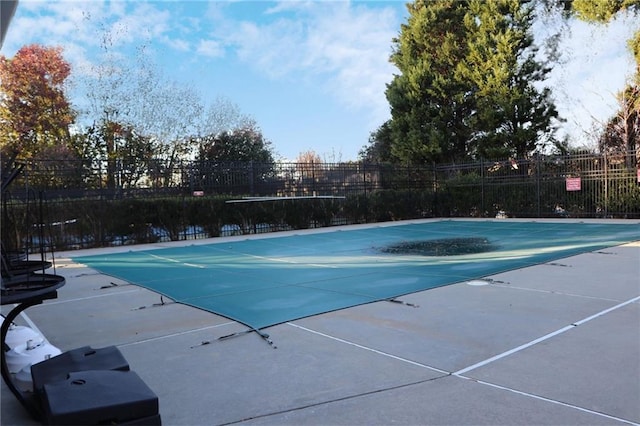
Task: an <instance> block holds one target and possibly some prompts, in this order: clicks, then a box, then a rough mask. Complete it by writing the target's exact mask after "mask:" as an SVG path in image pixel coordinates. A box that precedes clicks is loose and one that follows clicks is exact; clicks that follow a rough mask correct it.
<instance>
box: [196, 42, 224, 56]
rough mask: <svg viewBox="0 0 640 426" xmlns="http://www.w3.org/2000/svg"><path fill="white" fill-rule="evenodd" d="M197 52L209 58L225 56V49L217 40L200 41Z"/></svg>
mask: <svg viewBox="0 0 640 426" xmlns="http://www.w3.org/2000/svg"><path fill="white" fill-rule="evenodd" d="M196 52H197V53H198V54H199V55H202V56H206V57H209V58H219V57H222V56H224V47H223V46H222V45H221V44H220V42H218V41H215V40H200V42H199V43H198V47H197V48H196Z"/></svg>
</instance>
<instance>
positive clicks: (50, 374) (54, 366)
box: [31, 346, 129, 393]
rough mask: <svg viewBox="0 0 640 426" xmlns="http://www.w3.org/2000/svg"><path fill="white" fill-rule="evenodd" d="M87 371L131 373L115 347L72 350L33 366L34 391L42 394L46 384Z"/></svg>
mask: <svg viewBox="0 0 640 426" xmlns="http://www.w3.org/2000/svg"><path fill="white" fill-rule="evenodd" d="M86 370H118V371H129V363H128V362H127V360H126V359H125V358H124V356H123V355H122V353H121V352H120V350H119V349H118V348H117V347H115V346H108V347H106V348H100V349H93V348H92V347H91V346H83V347H81V348H77V349H72V350H70V351H67V352H64V353H62V354H60V355H58V356H55V357H53V358H50V359H48V360H46V361H42V362H39V363H37V364H34V365H32V366H31V377H32V379H33V390H34V392H36V393H42V392H43V391H44V385H45V384H47V383H54V382H59V381H63V380H66V379H67V378H68V377H69V374H70V373H74V372H78V371H86Z"/></svg>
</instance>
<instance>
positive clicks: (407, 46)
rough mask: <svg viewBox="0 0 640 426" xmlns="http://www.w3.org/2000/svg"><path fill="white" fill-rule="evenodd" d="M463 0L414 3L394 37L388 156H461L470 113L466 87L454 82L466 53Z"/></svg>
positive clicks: (407, 158) (413, 158) (438, 158)
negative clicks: (396, 36)
mask: <svg viewBox="0 0 640 426" xmlns="http://www.w3.org/2000/svg"><path fill="white" fill-rule="evenodd" d="M467 4H468V3H467V1H464V0H462V1H459V0H442V1H435V2H434V1H428V0H416V1H415V2H414V3H410V4H408V5H407V9H408V11H409V18H408V21H407V23H406V24H403V25H402V27H401V31H400V35H399V37H398V38H396V39H394V52H393V53H392V55H391V62H392V63H393V64H395V65H396V67H397V68H398V69H399V70H400V74H399V75H396V76H394V78H393V80H392V81H391V83H389V85H388V86H387V92H386V95H387V99H388V101H389V104H390V106H391V118H392V119H391V122H390V128H391V134H392V140H393V143H392V146H391V154H392V155H393V157H395V158H396V159H397V160H399V161H402V162H406V163H425V162H430V161H444V160H453V159H455V158H456V157H460V156H464V155H465V154H466V152H465V148H466V141H467V140H468V138H469V136H470V133H469V127H468V125H467V122H466V120H467V119H468V117H469V115H470V113H471V111H472V103H471V102H470V99H469V97H468V94H469V92H470V86H469V84H468V83H467V82H466V81H464V80H462V79H459V78H456V67H457V64H458V63H459V62H460V61H461V60H463V58H464V57H465V53H466V38H465V33H464V25H463V23H464V22H463V21H464V15H465V13H466V8H467Z"/></svg>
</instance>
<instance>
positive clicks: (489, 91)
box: [386, 0, 558, 163]
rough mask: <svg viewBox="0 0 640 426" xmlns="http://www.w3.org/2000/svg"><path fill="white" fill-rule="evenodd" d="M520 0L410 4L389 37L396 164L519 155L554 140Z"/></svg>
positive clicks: (542, 73) (547, 97)
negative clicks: (393, 68) (403, 19)
mask: <svg viewBox="0 0 640 426" xmlns="http://www.w3.org/2000/svg"><path fill="white" fill-rule="evenodd" d="M528 3H529V2H527V1H525V0H485V1H483V0H461V1H456V0H443V1H436V2H433V1H426V0H416V1H415V2H414V3H411V4H409V5H408V6H407V7H408V11H409V17H408V20H407V23H406V24H403V25H402V27H401V31H400V35H399V37H398V38H397V39H394V52H393V53H392V55H391V58H390V59H391V62H392V63H394V64H395V65H396V66H397V67H398V69H399V70H400V74H399V75H396V76H394V79H393V80H392V81H391V83H390V84H389V85H388V87H387V92H386V95H387V100H388V101H389V104H390V106H391V121H390V123H389V127H390V129H391V140H392V144H391V153H392V155H393V157H394V158H395V159H397V160H399V161H402V162H407V163H424V162H430V161H456V160H459V159H464V158H468V157H470V156H473V155H482V156H492V157H495V156H506V155H519V156H523V155H526V154H528V153H530V152H531V151H532V150H534V149H535V148H536V147H537V146H538V145H539V144H542V143H544V142H546V141H549V140H552V138H553V133H554V128H553V122H554V120H555V119H556V118H557V116H558V115H557V111H556V109H555V107H554V105H553V102H552V100H551V92H550V90H549V89H546V88H543V89H539V88H538V83H540V82H542V81H544V79H545V78H546V76H547V73H548V72H549V71H550V69H549V68H548V67H546V66H545V65H544V64H542V63H540V62H538V61H537V58H536V52H537V51H536V48H535V45H534V44H533V38H532V35H531V26H532V24H533V19H534V15H533V10H532V8H531V7H530V6H529V5H528Z"/></svg>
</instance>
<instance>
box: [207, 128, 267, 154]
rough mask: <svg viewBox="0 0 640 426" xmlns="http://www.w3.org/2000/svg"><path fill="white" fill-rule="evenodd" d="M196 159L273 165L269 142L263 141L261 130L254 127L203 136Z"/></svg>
mask: <svg viewBox="0 0 640 426" xmlns="http://www.w3.org/2000/svg"><path fill="white" fill-rule="evenodd" d="M198 157H199V158H200V159H201V160H207V161H209V162H213V163H229V162H240V161H244V162H248V161H254V162H260V163H273V152H272V150H271V142H270V141H268V140H267V139H265V138H264V136H263V135H262V132H261V130H260V129H259V128H258V127H255V126H250V127H241V128H238V129H233V130H229V131H224V132H222V133H220V134H218V135H209V136H205V137H204V138H202V143H201V147H200V153H199V155H198Z"/></svg>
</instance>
